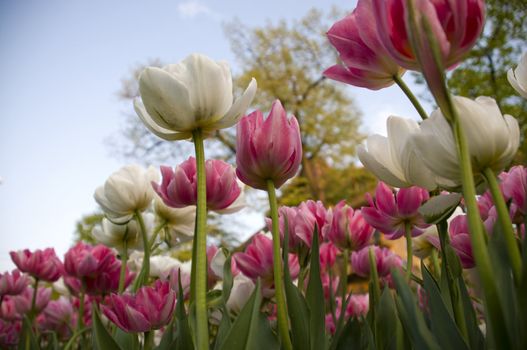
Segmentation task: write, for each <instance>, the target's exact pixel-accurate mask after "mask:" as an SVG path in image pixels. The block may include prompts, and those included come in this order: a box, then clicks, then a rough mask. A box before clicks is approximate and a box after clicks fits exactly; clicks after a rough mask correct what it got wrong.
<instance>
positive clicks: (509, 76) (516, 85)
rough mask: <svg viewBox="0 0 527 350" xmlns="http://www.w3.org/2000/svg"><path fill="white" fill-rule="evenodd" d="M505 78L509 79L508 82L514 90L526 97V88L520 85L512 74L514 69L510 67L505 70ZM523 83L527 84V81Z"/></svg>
mask: <svg viewBox="0 0 527 350" xmlns="http://www.w3.org/2000/svg"><path fill="white" fill-rule="evenodd" d="M507 79H508V80H509V83H510V84H511V86H512V87H513V88H514V90H516V91H517V92H518V93H519V94H520V95H521V96H523V97H524V98H527V89H524V88H523V87H522V86H521V85H520V82H519V81H518V80H517V79H516V76H515V75H514V71H513V70H512V68H511V69H509V71H508V72H507ZM525 85H527V82H525Z"/></svg>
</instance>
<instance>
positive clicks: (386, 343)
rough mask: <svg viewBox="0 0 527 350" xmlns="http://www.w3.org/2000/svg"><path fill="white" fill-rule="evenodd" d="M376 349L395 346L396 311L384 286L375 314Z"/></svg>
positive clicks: (394, 347)
mask: <svg viewBox="0 0 527 350" xmlns="http://www.w3.org/2000/svg"><path fill="white" fill-rule="evenodd" d="M375 325H376V329H377V334H376V337H375V344H377V349H385V350H389V349H390V350H391V349H396V348H397V342H395V341H394V340H395V339H396V338H397V311H396V309H395V303H394V302H393V297H392V294H391V292H390V289H389V288H388V287H387V286H386V287H385V288H384V291H383V292H382V295H381V299H380V302H379V305H378V307H377V313H376V315H375Z"/></svg>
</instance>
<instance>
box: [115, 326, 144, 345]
mask: <svg viewBox="0 0 527 350" xmlns="http://www.w3.org/2000/svg"><path fill="white" fill-rule="evenodd" d="M113 338H114V339H115V341H116V342H117V344H118V345H119V347H120V348H121V349H126V350H136V349H139V339H138V338H137V334H135V333H126V332H125V331H123V330H122V329H120V328H117V329H116V330H115V335H114V336H113Z"/></svg>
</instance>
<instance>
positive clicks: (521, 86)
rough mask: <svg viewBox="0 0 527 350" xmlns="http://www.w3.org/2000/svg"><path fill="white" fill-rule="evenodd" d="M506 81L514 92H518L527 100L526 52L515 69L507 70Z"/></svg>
mask: <svg viewBox="0 0 527 350" xmlns="http://www.w3.org/2000/svg"><path fill="white" fill-rule="evenodd" d="M507 79H508V80H509V83H510V84H511V85H512V87H513V88H514V90H516V91H518V93H519V94H520V95H522V96H523V97H524V98H527V52H526V53H524V54H523V56H522V58H521V59H520V62H519V63H518V67H516V69H514V70H513V69H512V68H511V69H509V71H508V72H507Z"/></svg>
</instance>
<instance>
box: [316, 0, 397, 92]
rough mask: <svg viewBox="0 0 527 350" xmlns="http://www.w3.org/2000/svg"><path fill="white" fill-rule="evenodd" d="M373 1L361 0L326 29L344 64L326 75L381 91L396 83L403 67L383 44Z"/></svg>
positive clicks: (332, 68)
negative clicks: (343, 16) (395, 80)
mask: <svg viewBox="0 0 527 350" xmlns="http://www.w3.org/2000/svg"><path fill="white" fill-rule="evenodd" d="M374 23H375V17H374V13H373V8H372V2H371V0H359V2H358V3H357V7H356V8H355V10H353V12H352V13H351V14H349V15H348V16H346V17H345V18H344V19H341V20H340V21H338V22H336V23H335V24H333V26H332V27H331V29H330V30H329V31H328V32H327V34H326V35H327V37H328V39H329V42H330V43H331V44H332V45H333V46H334V47H335V49H337V51H338V53H339V56H340V59H341V61H342V65H340V64H337V65H334V66H332V67H330V68H328V69H326V71H324V75H325V76H326V77H328V78H330V79H333V80H337V81H341V82H343V83H346V84H351V85H354V86H359V87H364V88H368V89H371V90H379V89H382V88H385V87H388V86H390V85H392V84H393V83H394V76H401V75H402V74H403V73H404V69H403V68H401V67H400V66H399V65H398V64H397V63H395V61H394V60H393V59H392V58H391V57H390V55H389V54H388V52H387V51H386V49H385V48H384V46H383V45H382V43H381V40H380V38H379V33H378V32H377V30H378V29H377V27H376V26H375V25H374Z"/></svg>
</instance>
